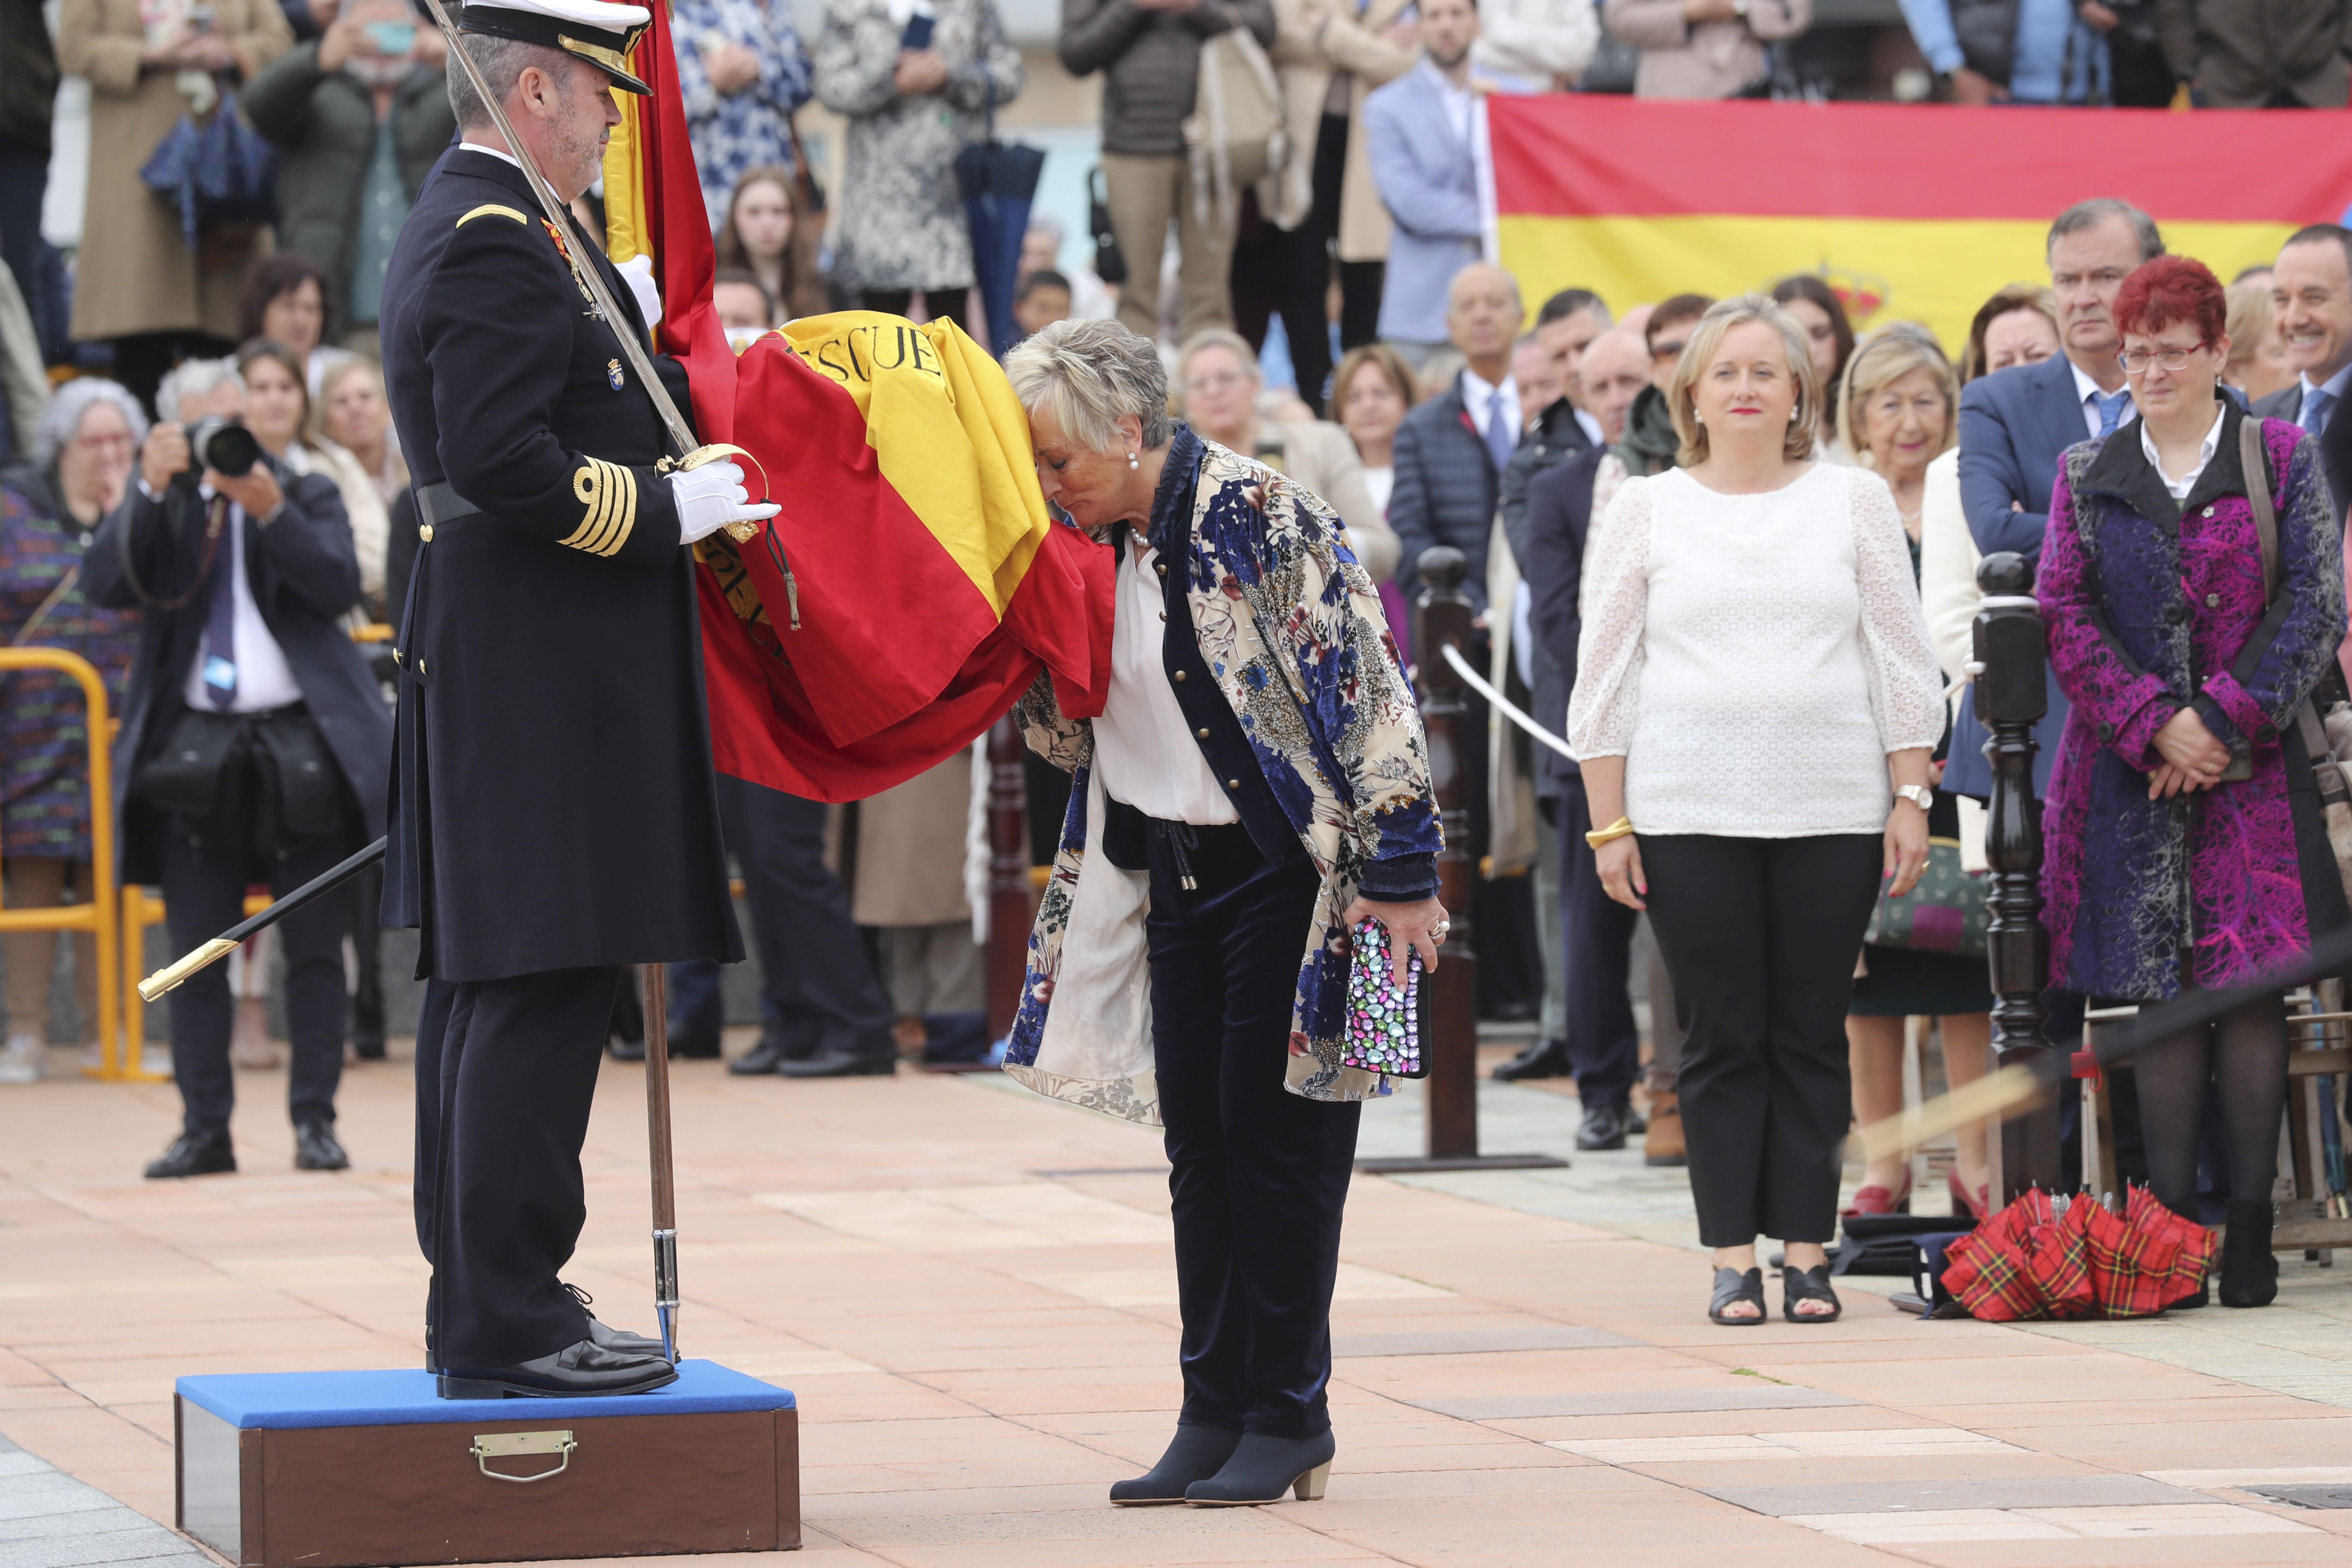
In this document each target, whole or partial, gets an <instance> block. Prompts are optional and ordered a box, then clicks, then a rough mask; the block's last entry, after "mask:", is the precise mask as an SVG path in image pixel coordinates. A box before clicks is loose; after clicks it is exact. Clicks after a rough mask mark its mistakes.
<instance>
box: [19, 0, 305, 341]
mask: <svg viewBox="0 0 2352 1568" xmlns="http://www.w3.org/2000/svg"><path fill="white" fill-rule="evenodd" d="M212 5H213V10H214V13H215V16H216V17H217V18H218V20H217V23H216V25H217V26H218V27H219V29H220V31H221V34H222V36H223V37H226V38H227V39H228V43H229V47H230V49H231V50H232V51H234V52H235V54H236V59H237V64H238V66H239V67H240V68H241V69H242V72H243V76H244V78H245V79H251V78H252V76H253V75H254V73H256V72H257V71H258V70H260V69H261V68H262V67H264V66H266V65H268V63H269V62H270V61H272V60H274V59H276V58H278V56H279V55H282V54H284V53H285V52H286V51H287V50H288V49H290V48H292V47H294V34H293V32H292V30H291V29H290V28H289V27H288V26H287V25H286V13H285V12H283V11H281V10H279V9H278V4H277V0H212ZM145 45H146V33H145V30H144V29H143V28H142V26H141V24H140V21H139V0H64V4H63V5H62V7H61V9H60V10H59V12H58V68H60V69H62V70H65V71H67V72H68V73H70V74H72V75H75V76H85V77H88V78H89V85H90V105H89V200H88V205H86V207H85V208H84V216H83V218H82V236H81V251H80V255H79V259H78V261H77V262H76V264H75V273H74V302H73V323H72V331H73V335H74V337H76V338H77V339H79V340H83V341H89V340H93V339H100V338H119V337H123V336H125V335H127V334H129V333H132V332H168V331H205V332H210V333H212V334H213V335H214V336H215V337H223V338H234V337H235V336H236V304H237V296H238V294H239V292H240V291H241V290H242V289H244V286H245V270H246V268H247V265H248V264H249V263H250V262H251V261H252V259H253V258H254V257H255V256H257V255H259V254H263V253H264V251H265V250H266V248H267V239H266V235H265V232H264V231H263V230H261V229H258V228H247V227H242V226H239V227H236V228H230V227H227V226H219V227H215V228H214V229H208V230H206V231H205V233H204V235H203V236H202V243H201V245H200V246H199V247H198V248H197V249H196V250H190V249H189V248H188V246H187V242H186V241H185V240H184V238H182V237H181V234H180V215H179V213H178V212H177V210H175V209H174V208H173V206H172V205H171V204H170V203H168V202H166V201H165V200H164V199H163V197H161V196H159V195H155V193H153V192H152V191H150V190H149V189H148V188H147V187H146V186H145V185H143V184H140V181H139V169H140V165H142V163H146V162H147V159H148V157H149V155H150V154H152V153H153V152H154V151H155V143H157V142H161V141H162V140H163V135H164V133H165V132H168V131H170V130H171V129H172V127H173V124H175V123H176V122H177V121H178V120H179V118H180V116H181V115H183V114H184V113H186V112H187V110H188V100H187V99H186V98H185V97H184V96H183V95H182V93H181V92H180V90H179V89H177V88H175V87H174V86H173V84H172V79H173V72H172V71H170V70H147V71H142V69H141V68H140V65H139V56H140V53H141V51H142V49H143V48H144V47H145Z"/></svg>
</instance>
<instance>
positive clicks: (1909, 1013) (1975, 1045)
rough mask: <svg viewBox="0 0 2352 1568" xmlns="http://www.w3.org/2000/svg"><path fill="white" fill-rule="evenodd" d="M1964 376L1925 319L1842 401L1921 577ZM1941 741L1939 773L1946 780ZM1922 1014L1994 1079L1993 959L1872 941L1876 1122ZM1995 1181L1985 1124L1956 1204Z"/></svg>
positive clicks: (1867, 1096) (1869, 994)
mask: <svg viewBox="0 0 2352 1568" xmlns="http://www.w3.org/2000/svg"><path fill="white" fill-rule="evenodd" d="M1959 405H1960V386H1959V380H1958V377H1957V376H1955V375H1954V374H1952V364H1951V362H1950V361H1949V360H1948V359H1946V358H1945V357H1944V351H1943V348H1942V346H1941V345H1940V344H1938V343H1937V342H1936V339H1935V337H1934V335H1933V334H1932V333H1930V332H1929V331H1927V329H1926V328H1925V327H1921V326H1916V325H1914V324H1913V323H1911V322H1907V321H1899V322H1896V323H1895V324H1894V325H1892V326H1889V327H1887V328H1886V329H1885V330H1884V331H1880V332H1878V333H1877V334H1875V335H1874V336H1873V337H1871V338H1870V339H1868V340H1867V341H1865V342H1864V343H1863V345H1862V347H1861V348H1860V349H1858V350H1856V351H1855V353H1854V356H1853V359H1852V360H1851V361H1849V362H1848V363H1847V365H1846V373H1845V384H1844V386H1843V389H1842V392H1841V395H1840V396H1839V398H1838V427H1839V429H1840V430H1842V431H1843V432H1844V434H1845V438H1846V444H1847V446H1848V447H1850V448H1851V449H1852V450H1853V452H1854V453H1855V454H1857V456H1858V457H1859V458H1860V459H1861V462H1862V465H1863V467H1864V468H1868V469H1870V470H1871V471H1872V472H1873V473H1875V474H1876V475H1878V477H1879V478H1881V479H1885V481H1886V483H1887V488H1888V489H1891V490H1892V491H1894V494H1895V513H1896V515H1897V516H1899V517H1900V518H1901V519H1902V521H1903V531H1904V533H1905V534H1906V536H1907V537H1908V539H1909V541H1910V545H1911V574H1912V579H1913V581H1915V582H1916V581H1917V580H1918V575H1919V560H1920V540H1921V537H1922V533H1921V527H1920V519H1921V516H1922V514H1923V512H1924V510H1925V508H1926V504H1927V484H1928V480H1927V473H1928V469H1929V467H1930V466H1931V465H1932V464H1933V463H1934V462H1935V461H1936V460H1937V459H1938V458H1941V457H1942V456H1943V455H1944V454H1945V453H1946V452H1948V451H1950V450H1951V449H1952V447H1953V445H1954V442H1955V441H1956V439H1957V438H1958V418H1959ZM1943 772H1944V768H1943V760H1942V756H1941V748H1940V747H1939V748H1938V755H1937V759H1936V760H1935V762H1934V763H1932V764H1931V765H1930V767H1929V769H1928V773H1929V777H1930V778H1931V780H1932V781H1933V782H1935V783H1937V784H1940V783H1942V782H1943ZM1927 833H1928V837H1930V839H1931V840H1932V839H1944V840H1947V841H1949V842H1952V843H1957V842H1958V839H1959V837H1960V817H1959V805H1958V802H1957V801H1956V800H1955V799H1954V798H1953V797H1952V796H1950V795H1938V796H1937V799H1936V803H1935V805H1933V806H1932V807H1930V808H1929V810H1928V813H1927ZM1912 1017H1927V1018H1935V1019H1937V1020H1938V1021H1939V1027H1940V1028H1941V1030H1942V1034H1943V1045H1944V1068H1945V1072H1946V1074H1947V1075H1948V1079H1949V1080H1950V1081H1951V1083H1953V1084H1954V1085H1955V1086H1957V1085H1959V1084H1964V1083H1972V1082H1974V1081H1975V1080H1976V1079H1979V1078H1981V1077H1983V1076H1984V1072H1985V1066H1986V1058H1987V1057H1988V1056H1989V1054H1990V1051H1991V1048H1992V991H1991V987H1990V984H1989V981H1988V977H1987V973H1986V970H1985V965H1984V960H1982V959H1981V958H1963V957H1961V956H1959V955H1958V953H1951V952H1932V951H1929V950H1927V949H1925V948H1907V947H1886V946H1880V945H1865V946H1864V949H1863V973H1862V974H1861V975H1860V976H1859V977H1858V978H1857V979H1856V980H1855V981H1854V986H1853V1003H1852V1005H1850V1006H1848V1008H1847V1009H1846V1025H1845V1030H1846V1044H1847V1051H1848V1057H1849V1060H1850V1062H1851V1064H1852V1067H1853V1111H1854V1117H1855V1119H1856V1120H1857V1121H1861V1122H1863V1123H1864V1124H1865V1125H1867V1124H1868V1123H1870V1122H1873V1121H1878V1120H1879V1119H1880V1118H1882V1117H1886V1116H1892V1115H1894V1114H1895V1112H1897V1111H1899V1110H1902V1109H1903V1029H1904V1021H1905V1020H1906V1019H1907V1018H1912ZM1987 1183H1988V1168H1987V1164H1986V1159H1985V1145H1984V1138H1983V1135H1982V1132H1981V1130H1980V1129H1978V1128H1976V1127H1973V1126H1971V1127H1969V1128H1967V1129H1964V1130H1963V1131H1962V1133H1961V1136H1960V1139H1959V1148H1958V1160H1957V1162H1956V1168H1955V1169H1954V1171H1953V1172H1952V1176H1951V1189H1952V1204H1953V1209H1952V1212H1953V1213H1955V1214H1968V1213H1977V1212H1981V1210H1982V1206H1983V1204H1984V1191H1985V1187H1986V1185H1987ZM1910 1190H1911V1168H1910V1165H1909V1163H1907V1162H1906V1161H1905V1160H1903V1159H1902V1158H1901V1157H1899V1156H1897V1157H1894V1158H1889V1159H1885V1160H1879V1161H1875V1162H1874V1163H1872V1164H1871V1166H1870V1168H1869V1169H1868V1170H1866V1171H1864V1173H1863V1178H1862V1185H1861V1187H1860V1188H1859V1189H1858V1190H1857V1191H1856V1192H1855V1193H1854V1194H1853V1204H1852V1205H1851V1206H1850V1207H1849V1208H1848V1209H1847V1210H1846V1212H1847V1213H1849V1214H1891V1213H1893V1212H1895V1210H1897V1209H1899V1208H1901V1207H1902V1206H1903V1204H1904V1201H1905V1200H1906V1198H1907V1197H1908V1196H1909V1195H1910Z"/></svg>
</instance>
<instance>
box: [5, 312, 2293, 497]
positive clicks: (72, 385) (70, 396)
mask: <svg viewBox="0 0 2352 1568" xmlns="http://www.w3.org/2000/svg"><path fill="white" fill-rule="evenodd" d="M2264 298H2268V296H2264ZM101 403H103V404H105V405H108V406H110V407H111V408H112V409H113V410H114V411H115V412H116V413H118V414H120V415H121V416H122V422H123V423H124V424H125V425H128V426H130V427H131V445H132V446H134V447H135V446H137V445H138V444H139V443H140V442H142V441H144V440H145V439H147V414H146V411H145V410H144V409H142V408H141V407H140V406H139V400H138V399H137V398H135V397H133V396H131V394H130V393H129V392H127V391H125V390H124V389H123V387H122V386H121V384H118V383H115V382H111V381H107V380H105V379H103V378H102V377H100V376H95V375H85V376H79V377H76V378H75V379H74V380H72V381H69V382H67V383H66V384H64V385H63V386H61V387H59V388H58V395H57V396H55V397H54V398H52V399H50V400H49V405H48V406H47V408H44V409H43V410H41V422H40V424H39V425H37V426H35V427H34V429H33V458H34V460H35V461H36V462H37V463H39V464H40V465H41V466H42V467H43V468H47V467H48V466H49V465H50V464H52V463H54V462H56V461H57V460H58V453H60V452H62V451H64V450H65V449H66V447H67V446H68V444H69V443H70V442H71V441H72V440H73V438H74V437H77V436H79V435H80V434H81V422H82V416H84V415H86V414H88V413H89V411H90V410H91V409H93V408H95V407H97V406H98V405H100V404H101Z"/></svg>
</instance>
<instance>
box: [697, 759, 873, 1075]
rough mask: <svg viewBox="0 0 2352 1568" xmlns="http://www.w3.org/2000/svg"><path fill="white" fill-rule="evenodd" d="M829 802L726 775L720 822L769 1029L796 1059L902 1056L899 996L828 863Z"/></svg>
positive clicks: (721, 783)
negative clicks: (879, 969)
mask: <svg viewBox="0 0 2352 1568" xmlns="http://www.w3.org/2000/svg"><path fill="white" fill-rule="evenodd" d="M824 815H825V807H824V802H823V801H816V800H803V799H801V798H800V797H799V796H797V795H786V794H784V793H783V792H782V791H781V790H772V789H766V788H762V787H761V785H759V784H746V783H745V782H743V781H742V780H741V779H735V778H729V777H728V776H727V775H726V774H724V773H721V774H719V826H720V830H721V831H722V832H724V833H725V834H726V836H727V847H728V849H729V850H730V851H731V852H732V853H733V855H734V857H735V861H736V864H737V865H738V866H739V867H740V868H741V869H742V872H743V895H744V900H745V901H746V902H747V903H749V904H750V905H751V942H752V945H753V947H754V949H755V950H756V951H757V952H758V953H759V955H760V990H761V1001H762V1002H763V1003H764V1004H765V1005H764V1006H763V1007H762V1008H761V1012H762V1013H763V1014H764V1015H765V1023H766V1026H767V1027H768V1028H770V1029H772V1030H775V1031H777V1032H778V1033H779V1034H780V1035H781V1037H782V1038H783V1040H784V1041H785V1042H786V1043H787V1044H788V1045H790V1046H791V1047H793V1054H795V1055H807V1054H809V1053H811V1052H814V1051H817V1050H822V1049H824V1048H827V1047H834V1048H837V1049H839V1050H842V1051H845V1052H848V1053H849V1054H851V1055H854V1056H872V1057H889V1056H895V1055H896V1054H897V1051H898V1047H897V1046H896V1045H895V1044H894V1043H893V1042H892V1040H891V1037H890V1000H889V998H888V997H887V996H885V995H884V994H882V982H881V981H880V979H879V978H877V976H876V974H875V973H874V963H873V960H872V959H870V958H868V957H867V956H866V943H865V942H864V940H863V939H861V938H860V937H859V936H858V934H857V925H856V921H853V920H852V919H851V918H850V913H849V891H848V889H845V888H844V887H843V886H842V885H841V879H840V878H839V877H837V876H835V875H834V872H833V868H832V867H830V866H827V865H826V864H825V863H824Z"/></svg>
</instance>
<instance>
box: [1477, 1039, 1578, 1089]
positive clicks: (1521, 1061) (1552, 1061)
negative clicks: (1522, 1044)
mask: <svg viewBox="0 0 2352 1568" xmlns="http://www.w3.org/2000/svg"><path fill="white" fill-rule="evenodd" d="M1571 1070H1572V1069H1571V1068H1570V1067H1569V1065H1568V1042H1567V1041H1566V1040H1538V1041H1537V1042H1536V1043H1535V1044H1534V1045H1532V1046H1529V1047H1528V1048H1527V1049H1526V1050H1524V1051H1521V1052H1520V1053H1519V1054H1518V1055H1517V1056H1515V1057H1513V1058H1511V1059H1510V1060H1509V1061H1507V1062H1505V1063H1503V1064H1502V1065H1501V1066H1499V1067H1497V1068H1496V1069H1495V1077H1496V1078H1497V1079H1500V1080H1501V1081H1503V1082H1505V1083H1517V1081H1518V1080H1519V1079H1523V1078H1566V1077H1567V1076H1568V1075H1569V1073H1570V1071H1571Z"/></svg>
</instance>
